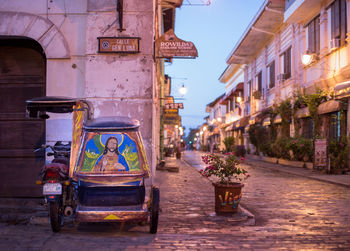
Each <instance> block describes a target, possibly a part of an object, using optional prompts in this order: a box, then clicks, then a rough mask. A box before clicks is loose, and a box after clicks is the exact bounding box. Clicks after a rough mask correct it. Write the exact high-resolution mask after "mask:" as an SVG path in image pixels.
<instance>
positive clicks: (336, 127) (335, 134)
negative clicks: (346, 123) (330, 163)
mask: <svg viewBox="0 0 350 251" xmlns="http://www.w3.org/2000/svg"><path fill="white" fill-rule="evenodd" d="M340 136H341V122H340V112H334V113H331V114H330V121H329V138H330V139H333V140H339V139H340Z"/></svg>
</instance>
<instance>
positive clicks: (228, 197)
mask: <svg viewBox="0 0 350 251" xmlns="http://www.w3.org/2000/svg"><path fill="white" fill-rule="evenodd" d="M213 186H214V187H215V213H216V214H232V213H236V212H237V210H238V204H239V202H240V200H241V197H242V187H243V186H244V185H243V184H241V183H233V184H229V185H226V184H219V183H214V184H213Z"/></svg>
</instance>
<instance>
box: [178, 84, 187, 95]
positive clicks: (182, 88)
mask: <svg viewBox="0 0 350 251" xmlns="http://www.w3.org/2000/svg"><path fill="white" fill-rule="evenodd" d="M179 93H180V94H181V95H182V96H184V95H186V93H187V88H186V87H185V85H184V84H182V86H181V87H180V89H179Z"/></svg>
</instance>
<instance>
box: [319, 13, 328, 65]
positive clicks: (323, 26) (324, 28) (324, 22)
mask: <svg viewBox="0 0 350 251" xmlns="http://www.w3.org/2000/svg"><path fill="white" fill-rule="evenodd" d="M329 21H330V20H329ZM328 40H329V39H328V13H327V10H326V9H325V8H322V10H321V13H320V58H322V57H324V56H325V55H326V54H327V53H328Z"/></svg>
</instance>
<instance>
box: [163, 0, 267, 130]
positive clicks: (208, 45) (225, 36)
mask: <svg viewBox="0 0 350 251" xmlns="http://www.w3.org/2000/svg"><path fill="white" fill-rule="evenodd" d="M190 2H191V0H190ZM192 2H193V1H192ZM204 2H205V1H204ZM263 2H264V0H211V4H210V5H208V6H189V5H185V4H188V2H187V0H184V1H183V3H184V5H183V6H182V7H181V8H177V9H176V18H175V34H176V36H177V37H178V38H180V39H182V40H185V41H191V42H193V43H194V44H195V46H196V48H197V50H198V58H196V59H173V63H172V64H169V65H166V66H165V73H166V74H168V75H169V76H171V77H172V96H174V98H175V102H176V103H179V102H183V103H184V109H183V110H181V109H180V115H181V116H182V125H183V126H185V127H186V133H188V132H189V128H197V127H198V126H200V125H201V124H202V123H203V122H204V117H205V116H207V115H208V114H207V113H206V112H205V107H206V105H207V104H208V103H210V102H211V101H213V100H214V99H215V98H217V97H218V96H220V95H221V94H223V93H224V92H225V84H223V83H221V82H220V81H219V80H218V79H219V77H220V75H221V74H222V73H223V72H224V70H225V69H226V66H227V64H226V59H227V57H228V55H229V53H230V52H231V51H232V49H233V47H234V46H235V45H236V43H237V42H238V41H239V39H240V38H241V36H242V35H243V32H244V31H245V30H246V28H247V26H248V25H249V23H250V22H251V21H252V19H253V17H254V16H255V15H256V13H257V11H258V10H259V8H260V7H261V5H262V4H263ZM182 84H184V86H185V87H186V88H187V90H188V91H187V94H186V95H185V96H183V97H182V96H181V95H180V94H179V91H178V90H179V88H180V87H181V86H182ZM177 98H180V99H177ZM181 98H183V99H184V100H182V99H181Z"/></svg>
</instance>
